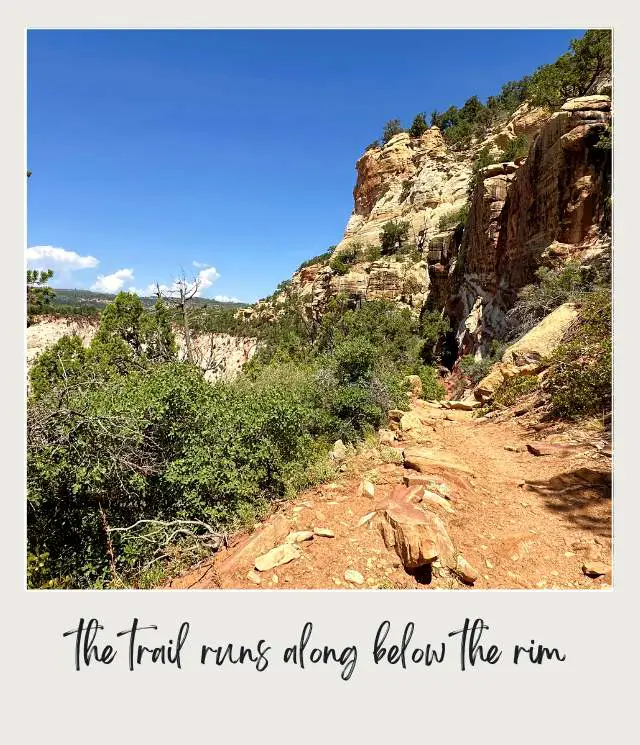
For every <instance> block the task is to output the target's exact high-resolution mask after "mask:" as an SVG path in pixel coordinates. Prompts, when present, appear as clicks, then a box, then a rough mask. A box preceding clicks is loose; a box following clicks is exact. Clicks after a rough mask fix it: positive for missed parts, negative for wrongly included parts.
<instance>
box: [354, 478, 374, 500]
mask: <svg viewBox="0 0 640 745" xmlns="http://www.w3.org/2000/svg"><path fill="white" fill-rule="evenodd" d="M375 491H376V487H375V486H374V485H373V484H372V483H371V482H370V481H369V480H368V479H362V481H361V482H360V486H359V487H358V496H359V497H362V496H365V497H373V496H374V494H375Z"/></svg>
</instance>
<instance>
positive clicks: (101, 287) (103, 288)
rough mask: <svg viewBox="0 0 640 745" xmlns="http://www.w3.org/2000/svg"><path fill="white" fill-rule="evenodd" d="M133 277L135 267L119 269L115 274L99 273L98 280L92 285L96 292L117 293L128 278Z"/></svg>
mask: <svg viewBox="0 0 640 745" xmlns="http://www.w3.org/2000/svg"><path fill="white" fill-rule="evenodd" d="M132 279H133V269H118V270H117V271H116V272H113V274H98V277H97V279H96V281H95V282H94V283H93V284H92V285H91V289H92V290H94V291H95V292H110V293H116V292H119V291H120V290H121V289H122V286H123V285H124V283H125V282H126V281H127V280H132Z"/></svg>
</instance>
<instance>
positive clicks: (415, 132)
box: [409, 112, 429, 137]
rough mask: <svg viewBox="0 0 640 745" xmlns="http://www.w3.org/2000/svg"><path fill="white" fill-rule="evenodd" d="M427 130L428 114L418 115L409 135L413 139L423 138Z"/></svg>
mask: <svg viewBox="0 0 640 745" xmlns="http://www.w3.org/2000/svg"><path fill="white" fill-rule="evenodd" d="M427 129H429V126H428V125H427V120H426V114H425V113H424V112H422V113H421V114H416V117H415V119H414V120H413V123H412V124H411V127H410V129H409V134H410V135H411V137H421V136H422V135H423V134H424V133H425V132H426V131H427Z"/></svg>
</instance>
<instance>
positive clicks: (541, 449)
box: [527, 442, 584, 458]
mask: <svg viewBox="0 0 640 745" xmlns="http://www.w3.org/2000/svg"><path fill="white" fill-rule="evenodd" d="M527 450H528V451H529V452H530V453H531V454H532V455H538V456H539V455H556V456H559V457H561V458H566V457H567V456H569V455H575V454H576V453H577V452H580V451H581V450H584V448H580V447H576V446H575V445H561V444H556V443H553V442H528V443H527Z"/></svg>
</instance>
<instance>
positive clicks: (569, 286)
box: [507, 262, 607, 338]
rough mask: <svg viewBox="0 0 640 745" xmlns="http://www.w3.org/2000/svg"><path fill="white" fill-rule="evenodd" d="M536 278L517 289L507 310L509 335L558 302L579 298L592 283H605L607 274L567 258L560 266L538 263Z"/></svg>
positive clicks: (519, 333) (528, 326)
mask: <svg viewBox="0 0 640 745" xmlns="http://www.w3.org/2000/svg"><path fill="white" fill-rule="evenodd" d="M536 277H537V278H538V282H537V283H535V284H531V285H526V286H525V287H523V288H522V289H521V290H520V292H519V293H518V299H517V301H516V303H515V305H514V306H513V307H512V308H511V310H510V311H509V312H508V314H507V317H508V319H509V321H510V323H511V327H512V331H511V334H510V336H511V338H514V337H517V336H522V334H525V333H526V332H527V331H529V330H530V329H532V328H533V327H534V326H535V325H536V324H537V323H539V322H540V321H541V320H542V319H543V318H545V317H546V316H548V315H549V313H551V311H553V310H554V309H555V308H557V307H558V306H560V305H562V304H563V303H567V302H577V301H580V300H582V299H583V298H584V297H585V296H586V294H587V293H589V292H591V291H592V290H593V289H594V288H595V287H598V286H600V285H602V284H606V282H607V278H606V277H605V276H603V275H602V274H601V273H599V272H598V271H597V270H596V269H594V268H588V267H582V266H580V264H578V263H576V262H568V263H567V264H565V265H564V266H563V267H561V268H559V269H549V268H548V267H541V268H540V269H538V271H537V272H536Z"/></svg>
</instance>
